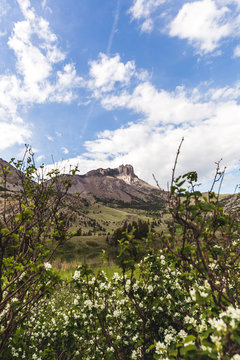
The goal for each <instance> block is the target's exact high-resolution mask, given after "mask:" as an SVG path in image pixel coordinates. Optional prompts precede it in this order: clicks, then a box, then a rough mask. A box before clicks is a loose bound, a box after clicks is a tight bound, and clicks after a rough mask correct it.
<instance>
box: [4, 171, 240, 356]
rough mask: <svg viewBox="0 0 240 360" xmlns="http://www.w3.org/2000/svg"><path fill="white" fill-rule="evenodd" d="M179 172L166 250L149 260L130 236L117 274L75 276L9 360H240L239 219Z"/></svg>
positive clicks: (81, 271)
mask: <svg viewBox="0 0 240 360" xmlns="http://www.w3.org/2000/svg"><path fill="white" fill-rule="evenodd" d="M218 165H219V164H218ZM174 171H175V167H174V170H173V178H172V183H171V188H170V191H169V199H168V200H169V211H170V213H171V215H172V221H171V222H168V224H167V225H166V228H168V231H166V232H164V233H162V234H161V240H162V249H161V250H160V251H158V252H157V253H156V252H154V251H153V250H152V249H151V248H150V245H149V243H148V245H149V248H148V252H147V253H148V254H147V255H146V253H145V255H143V252H142V247H141V246H140V245H141V243H139V241H137V239H136V238H135V237H134V232H131V231H130V232H129V233H128V232H126V234H125V236H124V237H123V238H122V240H121V241H120V242H119V253H118V263H119V265H120V269H121V270H120V271H119V272H116V273H115V274H114V275H113V276H112V278H110V279H109V278H108V277H107V276H106V274H105V272H104V271H101V270H99V271H98V272H97V273H95V272H93V271H92V270H91V268H89V267H88V266H87V265H82V266H79V267H77V269H76V271H75V273H74V274H73V277H72V282H71V283H66V284H65V288H64V287H61V288H58V290H57V291H56V292H55V293H54V296H52V297H50V298H49V299H48V300H44V301H43V300H42V301H40V302H39V303H38V304H37V305H36V306H35V307H34V308H33V309H32V314H31V316H28V317H26V318H25V320H24V321H23V322H22V323H21V324H18V327H17V331H16V333H15V335H14V336H12V337H10V338H8V341H7V343H6V344H5V346H4V349H3V354H4V359H6V360H10V359H13V358H22V359H24V358H25V359H41V360H51V359H66V360H67V359H75V360H77V359H79V360H80V359H81V360H102V359H104V360H114V359H118V360H130V359H137V360H138V359H139V360H152V359H156V360H167V359H169V360H173V359H200V360H208V359H222V360H230V359H232V360H239V359H240V294H239V291H240V279H239V268H240V263H239V256H240V229H239V219H238V216H239V214H238V212H236V211H229V212H227V213H226V212H224V210H223V208H222V206H221V203H220V201H219V195H218V194H216V193H214V192H213V187H212V188H211V190H210V192H209V193H208V195H207V196H204V195H203V194H202V193H201V192H199V191H197V190H196V184H197V180H198V179H197V174H196V173H195V172H190V173H187V174H185V175H183V176H181V177H178V178H176V179H175V177H174ZM222 174H223V173H222V172H221V171H220V170H219V166H218V167H217V173H216V176H215V179H214V184H213V185H214V186H215V185H216V183H217V182H218V181H221V179H222ZM27 219H28V218H27ZM40 273H41V272H39V273H38V274H40ZM20 312H21V311H20Z"/></svg>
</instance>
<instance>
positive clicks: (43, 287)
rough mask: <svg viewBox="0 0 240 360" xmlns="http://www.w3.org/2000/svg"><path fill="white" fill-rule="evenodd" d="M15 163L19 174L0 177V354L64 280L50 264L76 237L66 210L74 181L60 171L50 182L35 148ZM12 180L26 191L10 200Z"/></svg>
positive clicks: (7, 172)
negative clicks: (61, 179)
mask: <svg viewBox="0 0 240 360" xmlns="http://www.w3.org/2000/svg"><path fill="white" fill-rule="evenodd" d="M11 163H12V164H14V165H15V169H14V168H13V167H12V166H11V167H7V168H3V169H2V173H1V174H0V175H1V178H2V181H1V186H2V187H3V188H4V192H3V195H5V196H3V206H2V208H1V213H0V277H1V282H0V351H1V350H3V347H4V345H5V343H6V341H7V340H8V338H9V337H11V336H13V335H14V332H15V330H16V328H17V326H18V324H19V323H20V322H21V321H23V320H24V319H25V317H27V316H28V314H29V313H30V312H31V310H32V308H33V306H34V305H35V303H36V302H38V300H39V299H40V298H41V297H42V296H46V295H48V294H50V293H51V292H52V290H53V286H54V284H55V283H56V282H57V281H58V277H57V276H56V274H55V273H54V271H53V270H52V269H51V265H50V263H49V261H50V259H51V256H52V254H53V253H54V251H55V249H56V248H57V247H58V245H59V244H61V243H63V242H64V241H65V240H66V239H67V238H68V237H69V236H70V235H68V234H67V229H68V226H69V222H68V217H69V215H67V214H66V213H65V210H64V199H65V196H66V194H67V191H68V189H69V187H70V182H68V181H65V182H64V183H63V182H59V181H58V177H59V172H58V171H55V170H53V171H50V172H48V173H47V174H46V177H47V179H48V180H47V182H46V181H44V180H45V177H44V167H43V166H42V167H41V169H40V171H37V169H36V167H35V164H34V158H33V154H32V152H31V149H30V148H27V149H26V154H25V157H24V159H23V160H22V161H15V160H14V159H12V160H11ZM13 171H14V174H13ZM11 176H12V177H13V176H14V177H16V179H17V181H18V184H19V186H20V191H18V192H12V193H11V194H10V195H11V196H7V195H8V194H9V191H8V179H9V177H11ZM50 244H51V247H50ZM49 248H51V250H49Z"/></svg>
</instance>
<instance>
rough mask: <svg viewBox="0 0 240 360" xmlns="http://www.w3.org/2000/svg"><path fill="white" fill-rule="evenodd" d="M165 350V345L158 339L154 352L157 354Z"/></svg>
mask: <svg viewBox="0 0 240 360" xmlns="http://www.w3.org/2000/svg"><path fill="white" fill-rule="evenodd" d="M165 350H166V345H165V344H163V343H161V342H160V341H158V342H157V343H156V353H157V354H158V355H161V354H163V353H164V352H165Z"/></svg>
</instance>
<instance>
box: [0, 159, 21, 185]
mask: <svg viewBox="0 0 240 360" xmlns="http://www.w3.org/2000/svg"><path fill="white" fill-rule="evenodd" d="M3 169H8V170H9V171H10V172H11V173H9V174H7V177H6V189H7V190H10V191H20V190H21V189H22V178H23V173H22V172H21V171H20V170H17V169H16V168H15V167H14V166H12V165H11V164H9V163H8V162H7V161H5V160H3V159H1V158H0V174H1V173H2V172H3ZM1 180H4V176H3V175H0V181H1ZM3 188H4V187H3V184H0V190H3Z"/></svg>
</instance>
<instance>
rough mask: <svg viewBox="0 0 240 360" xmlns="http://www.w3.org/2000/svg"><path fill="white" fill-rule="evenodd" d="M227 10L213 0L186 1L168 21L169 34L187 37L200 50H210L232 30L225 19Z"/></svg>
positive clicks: (182, 37)
mask: <svg viewBox="0 0 240 360" xmlns="http://www.w3.org/2000/svg"><path fill="white" fill-rule="evenodd" d="M229 11H230V10H229V8H228V7H227V6H217V2H216V1H213V0H201V1H195V2H189V3H186V4H184V5H183V7H182V8H181V10H180V11H179V13H178V14H177V16H176V17H175V19H174V20H173V21H172V22H171V23H170V31H169V34H170V36H178V37H179V38H181V39H187V40H188V41H189V42H190V43H191V44H192V45H193V46H194V47H195V48H196V49H197V50H199V51H200V52H203V53H208V52H211V51H213V50H215V49H216V48H217V47H218V46H219V43H220V40H221V39H223V38H226V37H227V36H229V35H230V34H231V33H232V32H233V27H232V25H231V23H230V22H229V21H227V20H226V19H225V17H226V15H227V13H228V12H229Z"/></svg>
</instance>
